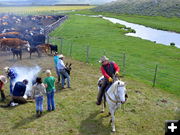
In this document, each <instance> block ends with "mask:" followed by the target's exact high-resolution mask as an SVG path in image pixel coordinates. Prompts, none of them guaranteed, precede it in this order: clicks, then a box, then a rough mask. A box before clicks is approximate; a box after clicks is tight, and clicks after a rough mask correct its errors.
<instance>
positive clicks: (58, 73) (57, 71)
mask: <svg viewBox="0 0 180 135" xmlns="http://www.w3.org/2000/svg"><path fill="white" fill-rule="evenodd" d="M55 68H56V74H57V76H58V82H60V72H59V70H58V69H57V67H55Z"/></svg>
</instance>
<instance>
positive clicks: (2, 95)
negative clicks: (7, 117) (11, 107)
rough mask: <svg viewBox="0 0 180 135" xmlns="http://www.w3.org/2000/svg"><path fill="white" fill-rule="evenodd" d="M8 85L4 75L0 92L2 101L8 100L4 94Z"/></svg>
mask: <svg viewBox="0 0 180 135" xmlns="http://www.w3.org/2000/svg"><path fill="white" fill-rule="evenodd" d="M5 83H7V80H6V77H5V76H3V75H0V92H1V101H4V100H5V99H6V96H5V93H4V89H3V87H4V84H5Z"/></svg>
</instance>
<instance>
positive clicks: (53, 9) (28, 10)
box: [0, 6, 94, 14]
mask: <svg viewBox="0 0 180 135" xmlns="http://www.w3.org/2000/svg"><path fill="white" fill-rule="evenodd" d="M93 7H94V6H28V7H0V13H14V14H40V13H47V14H51V13H63V11H64V12H67V11H71V10H82V9H90V8H93Z"/></svg>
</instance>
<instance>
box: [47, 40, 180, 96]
mask: <svg viewBox="0 0 180 135" xmlns="http://www.w3.org/2000/svg"><path fill="white" fill-rule="evenodd" d="M50 43H52V44H56V45H58V47H59V48H58V49H59V52H60V53H63V54H64V55H66V56H71V57H72V58H74V59H77V60H80V61H83V62H86V63H91V64H93V65H95V66H99V63H98V61H99V59H100V57H101V56H103V55H106V56H108V57H109V58H110V60H114V61H115V62H116V63H117V64H118V65H119V66H120V67H121V74H122V75H123V76H126V75H127V76H131V77H134V78H137V79H141V80H143V81H144V82H145V83H148V84H150V85H152V86H153V87H155V86H156V87H160V88H163V89H167V90H168V91H170V92H172V93H173V91H178V90H179V89H180V84H179V83H178V82H179V81H180V76H179V75H175V74H173V71H172V72H171V71H169V69H170V67H168V66H164V65H158V64H156V63H155V62H154V63H150V62H148V61H147V62H144V61H141V58H139V59H136V60H134V58H132V57H133V56H130V55H128V54H127V53H125V52H121V51H118V50H116V51H113V50H110V49H108V50H107V49H105V48H103V47H94V46H93V45H90V44H86V45H82V44H77V43H76V42H75V41H74V42H73V41H71V40H66V39H62V38H61V39H57V38H52V37H51V38H50ZM178 71H179V70H178ZM178 71H176V72H178Z"/></svg>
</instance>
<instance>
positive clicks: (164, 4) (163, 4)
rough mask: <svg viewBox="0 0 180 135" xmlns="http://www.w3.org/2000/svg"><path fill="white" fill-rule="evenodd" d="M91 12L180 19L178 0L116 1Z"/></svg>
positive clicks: (179, 3) (179, 0) (179, 1)
mask: <svg viewBox="0 0 180 135" xmlns="http://www.w3.org/2000/svg"><path fill="white" fill-rule="evenodd" d="M92 10H93V11H96V12H111V13H121V14H138V15H148V16H165V17H172V16H176V17H180V12H179V11H180V0H117V1H115V2H111V3H109V4H105V5H101V6H98V7H96V8H94V9H92Z"/></svg>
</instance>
